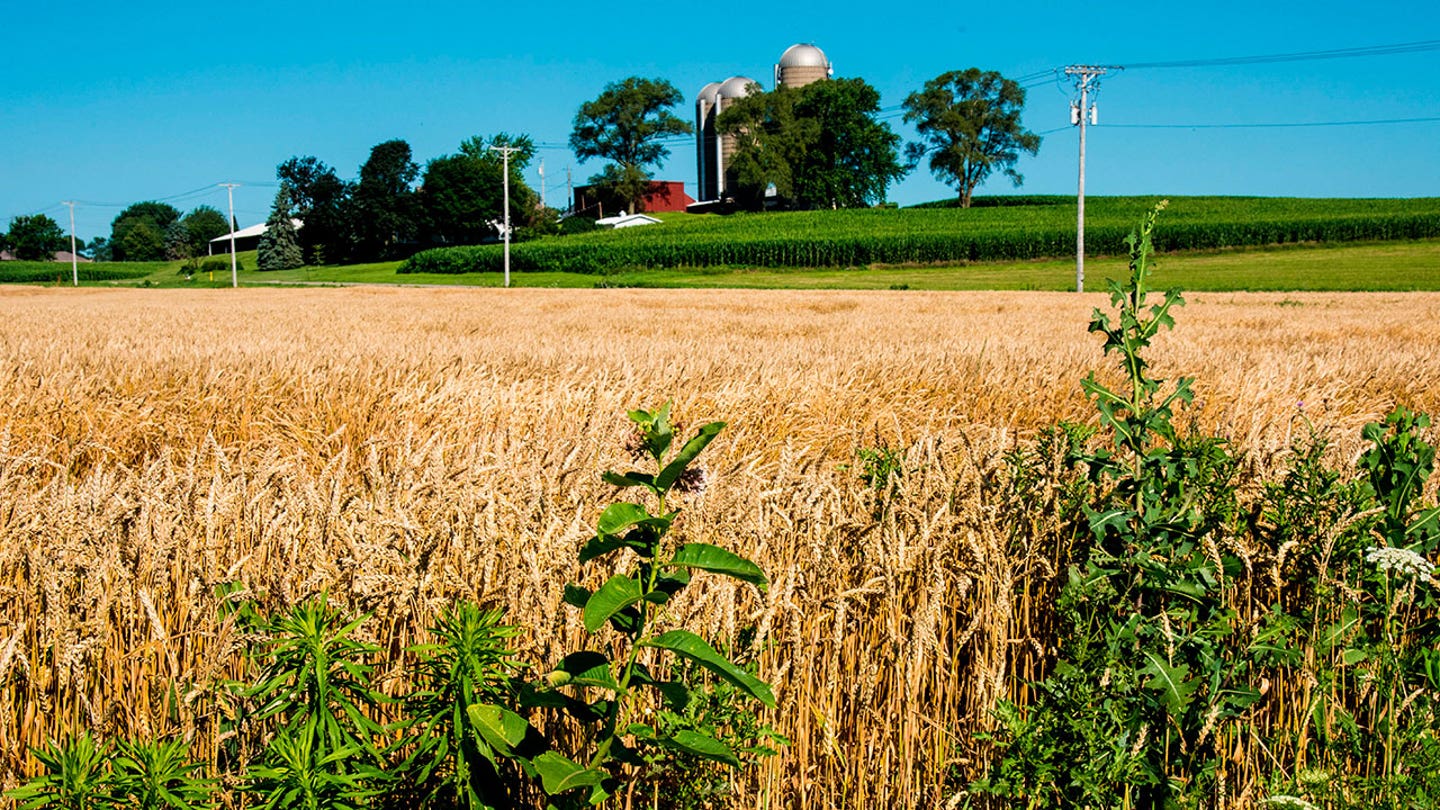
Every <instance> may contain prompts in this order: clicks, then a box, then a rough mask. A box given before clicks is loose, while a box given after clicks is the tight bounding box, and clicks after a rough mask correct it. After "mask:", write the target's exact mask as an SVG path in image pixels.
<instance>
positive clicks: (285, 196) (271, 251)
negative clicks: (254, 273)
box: [255, 183, 305, 271]
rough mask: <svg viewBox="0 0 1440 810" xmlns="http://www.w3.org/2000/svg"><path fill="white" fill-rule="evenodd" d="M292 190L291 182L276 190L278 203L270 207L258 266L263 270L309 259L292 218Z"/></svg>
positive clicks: (287, 267)
mask: <svg viewBox="0 0 1440 810" xmlns="http://www.w3.org/2000/svg"><path fill="white" fill-rule="evenodd" d="M290 205H291V190H290V186H289V184H288V183H281V184H280V190H279V191H277V192H276V193H275V205H274V206H273V207H271V209H270V218H269V219H267V220H265V233H263V234H261V236H260V246H259V251H258V252H257V254H256V260H255V263H256V266H257V267H258V268H259V269H260V270H266V271H268V270H292V269H294V268H296V267H299V266H300V265H302V264H304V263H305V258H304V256H303V255H302V254H301V252H300V239H299V237H298V236H297V235H296V233H295V223H294V221H293V220H292V219H291V213H290Z"/></svg>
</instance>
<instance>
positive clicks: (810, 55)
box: [780, 42, 830, 68]
mask: <svg viewBox="0 0 1440 810" xmlns="http://www.w3.org/2000/svg"><path fill="white" fill-rule="evenodd" d="M780 67H782V68H793V67H818V68H829V67H830V60H828V59H826V58H825V52H824V51H822V50H820V49H819V48H817V47H815V46H814V45H807V44H805V43H803V42H802V43H800V44H798V45H791V46H790V47H788V48H786V49H785V53H782V54H780Z"/></svg>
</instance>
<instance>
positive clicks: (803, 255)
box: [400, 197, 1440, 274]
mask: <svg viewBox="0 0 1440 810" xmlns="http://www.w3.org/2000/svg"><path fill="white" fill-rule="evenodd" d="M1055 199H1056V198H1048V197H1045V198H1030V199H1029V204H1023V205H994V206H989V205H987V206H983V207H976V208H971V209H957V208H909V209H867V210H854V211H806V212H783V213H763V214H735V215H731V216H718V215H685V214H678V215H677V214H672V215H664V216H663V217H662V218H663V219H664V220H665V223H664V224H663V225H654V226H647V227H641V228H628V229H624V230H620V231H601V232H595V233H588V234H579V235H575V236H568V237H558V238H549V239H541V240H538V241H534V242H526V243H521V244H517V245H514V246H513V247H512V256H511V268H512V270H514V271H516V272H572V273H593V274H607V273H615V272H620V271H625V270H634V269H661V268H684V267H690V268H708V267H736V266H739V267H767V268H782V267H864V266H870V265H875V264H911V263H914V264H934V263H945V262H950V263H953V262H997V261H1014V260H1027V259H1042V258H1055V257H1062V256H1066V255H1070V254H1072V253H1073V251H1074V244H1075V206H1074V204H1073V203H1068V202H1067V203H1064V204H1061V203H1058V202H1056V201H1055ZM1154 200H1155V198H1154V197H1096V198H1092V199H1090V200H1087V204H1086V248H1087V254H1088V255H1094V256H1109V255H1117V254H1120V253H1123V251H1124V239H1125V236H1126V235H1127V234H1129V232H1130V230H1131V229H1132V228H1133V227H1134V223H1135V222H1136V220H1137V219H1138V217H1139V214H1140V212H1142V211H1144V210H1145V209H1146V208H1148V207H1149V206H1151V205H1153V203H1154ZM1437 236H1440V198H1422V199H1409V200H1397V199H1385V200H1379V199H1376V200H1356V199H1329V200H1317V199H1297V198H1258V197H1180V198H1175V199H1173V200H1172V204H1171V208H1170V210H1169V211H1167V213H1166V222H1165V227H1164V228H1163V229H1162V231H1161V233H1160V234H1159V235H1158V236H1157V238H1156V247H1157V248H1158V249H1159V250H1161V251H1175V250H1197V249H1199V250H1203V249H1213V248H1223V247H1233V246H1254V245H1276V244H1289V243H1295V242H1350V241H1361V240H1395V239H1419V238H1429V237H1437ZM501 256H502V252H501V248H500V246H498V245H482V246H476V247H462V248H445V249H439V250H430V251H425V252H423V253H420V254H417V255H416V256H415V257H413V258H412V259H410V260H409V261H407V262H406V263H404V264H403V265H402V266H401V268H400V272H401V273H442V274H450V273H474V272H487V271H496V270H499V269H500V268H501V264H502V259H501Z"/></svg>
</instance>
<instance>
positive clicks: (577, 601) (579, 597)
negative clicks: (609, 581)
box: [564, 585, 590, 610]
mask: <svg viewBox="0 0 1440 810" xmlns="http://www.w3.org/2000/svg"><path fill="white" fill-rule="evenodd" d="M589 601H590V589H589V588H582V587H580V586H579V585H566V586H565V596H564V602H565V604H567V605H570V606H571V607H577V608H580V609H581V610H584V609H585V603H586V602H589Z"/></svg>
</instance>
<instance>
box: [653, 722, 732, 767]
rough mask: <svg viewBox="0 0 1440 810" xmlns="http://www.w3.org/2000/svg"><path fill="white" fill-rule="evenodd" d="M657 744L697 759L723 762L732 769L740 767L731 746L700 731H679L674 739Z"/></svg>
mask: <svg viewBox="0 0 1440 810" xmlns="http://www.w3.org/2000/svg"><path fill="white" fill-rule="evenodd" d="M656 742H658V743H659V744H660V745H662V746H664V747H666V748H674V749H678V750H680V751H684V752H685V753H687V754H694V755H695V756H697V757H702V758H704V759H708V760H713V761H715V762H723V763H725V764H726V765H729V766H730V767H732V768H738V767H740V759H739V757H736V756H735V752H734V751H731V750H730V746H728V745H726V744H725V743H723V742H721V741H719V740H717V739H715V738H714V737H711V736H710V735H708V734H701V733H700V732H698V731H689V730H686V731H677V732H675V735H674V736H673V737H661V738H660V739H658V740H657V741H656Z"/></svg>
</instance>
